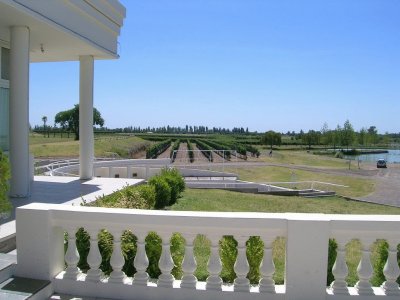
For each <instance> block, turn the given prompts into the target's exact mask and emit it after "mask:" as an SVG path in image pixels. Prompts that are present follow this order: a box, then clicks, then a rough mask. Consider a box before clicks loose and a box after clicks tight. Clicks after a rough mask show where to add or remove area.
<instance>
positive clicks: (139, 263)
mask: <svg viewBox="0 0 400 300" xmlns="http://www.w3.org/2000/svg"><path fill="white" fill-rule="evenodd" d="M146 235H147V233H143V232H138V233H137V234H136V237H137V251H136V256H135V259H134V261H133V265H134V266H135V269H136V273H135V276H134V277H133V284H134V285H147V282H148V280H149V274H147V272H146V270H147V267H148V266H149V259H148V257H147V254H146V242H145V239H146Z"/></svg>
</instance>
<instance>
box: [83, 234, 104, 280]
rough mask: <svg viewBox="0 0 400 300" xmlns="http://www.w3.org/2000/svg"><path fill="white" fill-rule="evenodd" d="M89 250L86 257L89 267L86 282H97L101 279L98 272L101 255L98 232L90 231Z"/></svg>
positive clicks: (100, 274)
mask: <svg viewBox="0 0 400 300" xmlns="http://www.w3.org/2000/svg"><path fill="white" fill-rule="evenodd" d="M89 234H90V250H89V254H88V257H87V262H88V264H89V266H90V269H89V271H88V272H87V276H86V281H91V282H99V281H100V280H101V278H102V277H103V272H102V271H101V270H100V264H101V254H100V250H99V244H98V231H97V230H90V231H89Z"/></svg>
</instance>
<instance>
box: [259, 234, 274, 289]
mask: <svg viewBox="0 0 400 300" xmlns="http://www.w3.org/2000/svg"><path fill="white" fill-rule="evenodd" d="M274 240H275V238H271V237H264V238H263V242H264V255H263V260H262V261H261V266H260V273H261V276H262V278H261V279H260V292H261V293H271V294H275V293H276V291H275V281H274V279H273V276H274V273H275V264H274V260H273V257H272V243H273V241H274Z"/></svg>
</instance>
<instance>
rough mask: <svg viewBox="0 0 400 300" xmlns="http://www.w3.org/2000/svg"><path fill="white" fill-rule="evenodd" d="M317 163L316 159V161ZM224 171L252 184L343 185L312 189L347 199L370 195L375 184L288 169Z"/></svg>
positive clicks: (346, 177)
mask: <svg viewBox="0 0 400 300" xmlns="http://www.w3.org/2000/svg"><path fill="white" fill-rule="evenodd" d="M316 161H318V159H316ZM225 171H227V172H232V173H236V174H238V175H239V179H240V180H245V181H253V182H259V183H263V182H289V181H320V182H328V183H334V184H338V185H344V186H348V187H337V186H331V185H323V184H317V185H315V186H314V187H315V188H317V189H322V190H329V191H335V192H336V193H337V194H339V195H342V196H347V197H361V196H366V195H368V194H370V193H372V192H373V191H374V189H375V182H374V181H373V180H370V179H364V178H358V177H354V176H346V175H343V176H341V175H331V174H325V173H319V172H312V171H305V170H298V169H293V168H290V167H275V166H263V167H246V168H226V169H225ZM297 188H310V184H303V185H302V186H297Z"/></svg>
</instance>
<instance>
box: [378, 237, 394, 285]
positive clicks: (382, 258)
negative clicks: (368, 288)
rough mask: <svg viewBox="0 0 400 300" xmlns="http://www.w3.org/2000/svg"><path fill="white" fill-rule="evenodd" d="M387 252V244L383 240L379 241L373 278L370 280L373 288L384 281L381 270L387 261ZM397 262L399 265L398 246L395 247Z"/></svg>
mask: <svg viewBox="0 0 400 300" xmlns="http://www.w3.org/2000/svg"><path fill="white" fill-rule="evenodd" d="M388 250H389V244H388V243H387V242H386V241H384V240H379V241H378V244H377V247H376V252H377V256H378V257H377V259H376V261H375V264H374V277H373V279H372V280H371V281H372V284H373V285H374V286H379V285H381V284H382V283H383V282H384V281H385V280H386V279H385V275H384V274H383V268H384V266H385V264H386V261H387V259H388V255H389V253H388ZM397 262H398V263H399V264H400V245H398V246H397ZM397 283H400V277H399V278H397Z"/></svg>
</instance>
